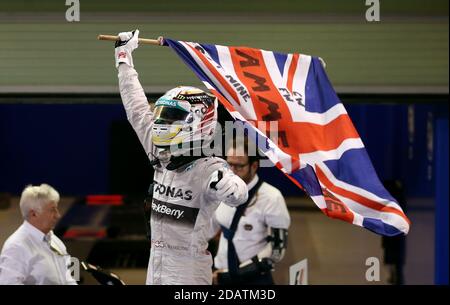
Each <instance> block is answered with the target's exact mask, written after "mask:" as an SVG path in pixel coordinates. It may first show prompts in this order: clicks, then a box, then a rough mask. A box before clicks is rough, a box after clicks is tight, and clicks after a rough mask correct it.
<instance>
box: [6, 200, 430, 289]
mask: <svg viewBox="0 0 450 305" xmlns="http://www.w3.org/2000/svg"><path fill="white" fill-rule="evenodd" d="M72 200H73V199H71V198H62V200H61V202H60V210H61V213H65V212H66V211H67V209H68V208H69V207H70V204H71V203H72ZM287 202H288V206H289V207H290V214H291V218H292V225H291V228H290V230H289V240H288V250H287V253H286V256H285V258H284V259H283V261H282V262H280V263H279V264H278V265H277V266H276V269H275V271H274V279H275V282H276V283H277V284H288V283H289V266H291V265H293V264H295V263H296V262H298V261H300V260H302V259H305V258H306V259H308V282H309V284H325V285H335V284H355V285H366V284H369V285H373V284H386V283H387V277H388V272H387V268H386V266H384V265H383V251H382V248H381V237H380V236H378V235H376V234H373V233H371V232H369V231H367V230H365V229H362V228H359V227H356V226H353V225H350V224H347V223H344V222H342V221H337V220H332V219H329V218H327V217H326V216H324V215H323V214H322V213H321V212H320V211H318V210H316V209H311V207H313V206H312V203H311V202H310V201H309V200H305V199H300V198H290V199H289V200H287ZM410 203H412V204H409V205H410V206H412V207H411V208H410V210H409V212H408V216H409V218H410V219H411V221H412V226H411V231H410V234H409V235H408V238H407V261H406V266H405V281H406V284H433V278H434V211H433V209H432V204H433V203H432V202H430V201H426V200H411V201H410ZM305 206H306V207H308V208H306V209H305V208H304V207H305ZM302 207H303V208H302ZM21 222H22V220H21V216H20V212H19V206H18V198H13V199H12V202H11V206H10V207H9V208H8V209H4V210H0V245H3V243H4V241H5V240H6V238H8V236H9V235H10V234H11V233H13V232H14V230H15V229H16V228H17V227H18V226H19V225H20V224H21ZM68 248H70V247H69V246H68ZM69 251H70V249H69ZM369 257H375V258H378V259H379V261H380V281H379V282H367V281H366V279H365V274H366V271H367V268H369V267H368V266H366V259H367V258H369ZM111 271H113V272H115V273H116V274H117V275H119V276H120V277H121V278H122V280H123V281H124V282H125V283H127V284H144V283H145V275H146V270H145V269H113V270H111ZM85 283H86V284H89V283H95V281H93V280H91V279H88V278H86V280H85Z"/></svg>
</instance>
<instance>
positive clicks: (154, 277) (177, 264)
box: [116, 35, 248, 285]
mask: <svg viewBox="0 0 450 305" xmlns="http://www.w3.org/2000/svg"><path fill="white" fill-rule="evenodd" d="M130 37H131V36H130V35H129V36H128V39H130ZM136 39H137V38H136ZM130 40H131V39H130ZM120 52H121V51H117V47H116V59H117V58H118V57H119V58H120V57H121V56H124V55H121V53H120ZM125 56H130V54H127V55H125ZM125 63H127V64H120V65H119V64H117V67H118V70H119V75H118V77H119V88H120V94H121V97H122V101H123V105H124V107H125V110H126V113H127V118H128V120H129V122H130V123H131V125H132V126H133V128H134V130H135V131H136V134H137V136H138V138H139V140H140V142H141V143H142V146H143V147H144V149H145V152H146V153H147V156H148V158H149V160H150V161H151V162H152V164H153V166H154V170H155V172H154V182H153V194H152V195H153V199H152V201H151V220H150V227H151V254H150V259H149V265H148V273H147V281H146V283H147V284H170V285H173V284H211V281H212V276H211V267H212V257H211V254H210V253H209V252H208V251H207V250H206V249H207V247H208V237H209V232H210V225H211V222H210V220H211V218H212V217H213V214H214V211H215V210H216V208H217V207H218V205H219V203H220V202H221V201H225V202H226V204H228V205H230V206H237V205H239V204H242V203H243V202H245V201H246V200H247V196H248V194H247V187H246V185H245V182H244V181H242V180H241V179H240V178H239V177H238V176H236V175H234V174H233V172H232V171H231V170H230V169H229V167H228V166H227V163H226V161H224V160H223V159H220V158H216V157H196V158H183V157H182V156H173V155H172V156H170V154H169V150H168V149H165V148H167V147H169V144H170V145H173V142H174V140H176V139H177V137H182V136H183V134H184V133H183V132H185V133H186V134H189V135H190V136H191V137H192V136H194V138H195V137H197V140H198V141H197V143H203V142H201V141H203V140H204V139H205V138H206V136H205V132H207V134H206V135H207V136H210V135H211V134H212V133H213V131H214V129H212V130H210V129H208V128H210V127H211V126H213V123H214V121H213V119H214V118H215V117H214V116H215V115H216V114H215V113H214V111H216V109H217V108H214V104H212V103H210V102H211V101H213V100H209V99H208V97H206V96H205V94H206V93H204V92H203V91H201V90H199V89H196V88H193V87H179V88H175V89H172V90H170V91H168V92H167V93H166V94H165V95H164V96H163V97H161V98H160V99H158V101H157V102H156V104H155V109H154V110H153V111H152V110H151V109H150V106H149V104H148V102H147V98H146V96H145V93H144V90H143V89H142V86H141V85H140V83H139V80H138V74H137V72H136V70H135V69H134V68H133V67H132V65H130V62H125ZM205 101H206V102H205ZM215 102H217V101H215ZM194 108H195V109H194ZM199 109H200V110H202V111H197V110H199ZM175 120H177V121H182V124H181V125H177V124H178V123H177V122H176V121H175ZM196 120H198V122H197V121H196ZM195 122H197V123H198V125H199V126H201V128H199V129H198V130H197V129H195V126H194V129H192V128H190V127H189V126H191V125H192V124H193V123H195ZM189 124H190V125H189ZM197 131H198V133H196V132H197ZM186 137H187V136H186ZM180 139H181V138H180ZM182 140H183V139H181V140H180V141H182ZM177 143H178V142H177ZM180 143H181V142H180ZM178 144H179V143H178ZM180 160H181V161H180ZM219 173H220V175H221V176H222V177H223V179H222V180H223V181H222V180H220V177H219ZM219 180H220V181H219ZM212 181H214V182H216V183H217V182H218V183H217V184H216V185H217V189H218V190H217V191H216V190H215V189H214V188H212V187H211V182H212ZM224 184H226V186H225V187H224V186H223V185H224ZM224 188H225V189H224Z"/></svg>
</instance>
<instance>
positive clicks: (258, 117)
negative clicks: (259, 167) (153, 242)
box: [164, 39, 410, 236]
mask: <svg viewBox="0 0 450 305" xmlns="http://www.w3.org/2000/svg"><path fill="white" fill-rule="evenodd" d="M164 44H165V45H168V46H169V47H170V48H171V49H173V50H174V51H175V52H176V54H178V56H180V57H181V59H182V60H183V61H184V62H185V63H186V64H187V65H188V67H189V68H191V69H192V70H193V71H194V72H195V74H196V75H197V76H198V77H199V78H200V80H201V81H202V82H203V83H204V84H205V86H206V87H207V88H208V89H209V90H210V91H211V93H213V94H214V95H215V96H216V97H217V98H218V99H219V101H220V102H221V103H222V104H223V105H224V107H225V108H226V109H227V110H228V112H229V113H230V114H231V115H232V116H233V118H234V119H235V120H239V121H241V122H243V123H244V124H245V126H246V128H250V129H253V130H254V131H255V134H257V135H258V137H263V138H264V139H265V141H264V142H265V143H264V144H261V141H255V142H256V143H258V147H259V148H260V149H261V150H262V151H263V152H264V154H265V155H266V156H267V157H268V158H269V159H270V160H271V161H272V162H273V163H274V164H275V165H276V167H278V168H279V169H280V170H281V171H283V172H284V173H285V174H286V176H287V177H289V179H290V180H291V181H292V182H293V183H295V184H296V185H297V186H298V187H300V188H301V189H303V190H304V191H305V192H306V193H307V194H308V195H309V196H310V197H311V199H312V200H313V201H314V203H315V204H316V205H317V206H318V207H319V208H320V209H321V210H322V212H323V213H324V214H325V215H327V216H329V217H331V218H336V219H341V220H344V221H346V222H349V223H353V224H355V225H358V226H362V227H364V228H366V229H368V230H370V231H373V232H375V233H378V234H381V235H386V236H395V235H399V234H407V233H408V231H409V226H410V221H409V219H408V218H407V217H406V215H405V214H404V213H403V211H402V209H401V207H400V206H399V204H398V203H397V202H396V200H395V199H394V198H393V197H392V196H391V195H390V194H389V193H388V192H387V191H386V189H385V188H384V187H383V185H382V184H381V182H380V180H379V178H378V176H377V174H376V172H375V169H374V168H373V165H372V163H371V161H370V158H369V156H368V154H367V152H366V149H365V147H364V144H363V142H362V141H361V139H360V137H359V135H358V132H357V131H356V129H355V127H354V126H353V123H352V121H351V120H350V117H349V116H348V114H347V111H346V110H345V108H344V106H343V104H342V103H341V102H340V100H339V98H338V96H337V94H336V92H335V91H334V89H333V87H332V85H331V83H330V81H329V80H328V77H327V75H326V73H325V70H324V68H323V66H322V64H321V61H320V60H319V58H317V57H312V56H308V55H303V54H282V53H277V52H272V51H266V50H260V49H254V48H248V47H228V46H220V45H209V44H199V43H195V42H185V41H175V40H171V39H164ZM259 121H265V122H269V121H277V122H278V141H277V142H278V143H274V142H273V141H272V140H271V139H270V137H269V136H267V135H268V134H269V132H270V130H269V129H270V127H268V126H267V125H264V124H256V122H259ZM249 134H251V133H249ZM255 140H256V139H255Z"/></svg>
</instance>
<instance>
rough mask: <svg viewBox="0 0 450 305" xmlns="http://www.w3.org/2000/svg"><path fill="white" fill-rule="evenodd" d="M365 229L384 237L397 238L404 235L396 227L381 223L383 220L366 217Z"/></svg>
mask: <svg viewBox="0 0 450 305" xmlns="http://www.w3.org/2000/svg"><path fill="white" fill-rule="evenodd" d="M363 227H364V228H366V229H368V230H370V231H372V232H375V233H377V234H381V235H384V236H396V235H399V234H402V232H401V231H400V230H398V229H397V228H396V227H394V226H391V225H389V224H387V223H385V222H383V221H381V219H375V218H369V217H364V220H363Z"/></svg>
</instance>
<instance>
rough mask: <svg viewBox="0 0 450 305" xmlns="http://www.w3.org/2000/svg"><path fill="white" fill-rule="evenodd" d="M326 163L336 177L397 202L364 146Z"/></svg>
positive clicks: (350, 150)
mask: <svg viewBox="0 0 450 305" xmlns="http://www.w3.org/2000/svg"><path fill="white" fill-rule="evenodd" d="M324 163H325V165H326V166H327V167H328V168H329V169H330V170H331V172H332V173H333V175H334V176H335V177H336V179H338V180H340V181H343V182H345V183H348V184H350V185H353V186H356V187H359V188H362V189H365V190H366V191H369V192H371V193H373V194H375V195H377V196H378V197H380V198H383V199H388V200H390V201H393V202H395V200H394V198H392V196H391V195H390V194H389V193H388V192H387V191H386V189H385V188H384V186H383V185H382V184H381V182H380V180H379V178H378V176H377V174H376V172H375V169H374V168H373V166H372V163H371V162H370V159H369V155H368V154H367V151H366V150H365V149H364V148H355V149H349V150H347V151H346V152H344V153H343V154H342V156H341V158H340V159H337V160H327V161H325V162H324Z"/></svg>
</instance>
